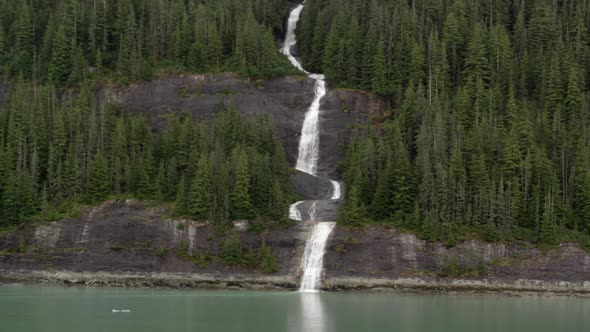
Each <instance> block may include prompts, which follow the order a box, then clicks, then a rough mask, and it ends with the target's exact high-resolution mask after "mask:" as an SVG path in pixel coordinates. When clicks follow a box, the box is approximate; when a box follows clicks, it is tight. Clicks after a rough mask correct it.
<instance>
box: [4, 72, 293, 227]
mask: <svg viewBox="0 0 590 332" xmlns="http://www.w3.org/2000/svg"><path fill="white" fill-rule="evenodd" d="M66 97H67V96H64V97H62V100H61V101H60V100H58V98H57V97H56V93H55V90H54V89H52V88H48V87H33V86H30V85H28V84H26V83H23V82H20V83H18V84H15V86H14V88H13V89H12V91H11V93H10V99H9V100H8V102H7V103H6V104H5V105H4V106H3V107H2V108H1V109H0V226H2V225H4V226H6V225H13V224H16V223H19V222H22V221H26V220H28V219H30V218H31V217H34V216H36V215H39V214H41V216H42V217H43V219H56V218H60V217H62V216H63V213H68V212H69V211H72V208H73V207H75V206H76V204H79V203H86V204H96V203H100V202H102V201H104V200H105V199H107V198H109V197H137V198H140V199H150V200H156V201H164V202H165V201H170V202H176V204H175V206H176V214H177V215H179V216H189V217H192V218H195V219H197V220H210V221H212V222H213V223H214V225H215V226H220V229H223V228H224V226H226V225H228V222H229V221H231V220H236V219H253V218H262V219H272V220H274V221H276V220H284V219H285V218H286V213H287V210H288V208H287V203H288V201H289V200H290V199H291V198H292V197H291V195H292V194H291V189H290V185H289V182H288V173H289V166H288V164H287V162H286V159H285V155H284V152H283V149H282V146H281V144H280V143H279V142H278V141H277V139H276V134H275V129H274V126H273V122H272V120H271V119H270V118H269V117H267V116H262V117H256V118H248V119H245V118H242V117H241V116H240V115H239V114H238V113H237V112H236V111H235V110H234V109H233V108H232V107H229V108H228V107H224V106H223V105H222V106H220V110H219V111H218V113H217V114H216V116H215V118H214V119H210V120H203V121H201V122H198V123H195V122H194V121H193V120H192V119H191V118H190V117H184V116H173V115H171V116H170V117H169V118H167V119H166V121H167V124H166V126H165V129H164V130H163V131H162V132H161V133H152V132H151V130H150V129H149V128H148V125H147V124H146V121H145V118H144V117H140V116H132V115H129V114H118V113H117V111H116V109H113V108H112V107H109V106H107V105H104V104H97V103H96V98H95V94H94V89H93V88H92V87H90V86H85V87H84V88H83V89H82V91H81V93H80V95H79V96H78V97H77V98H66ZM69 100H71V101H69Z"/></svg>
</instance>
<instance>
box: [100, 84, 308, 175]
mask: <svg viewBox="0 0 590 332" xmlns="http://www.w3.org/2000/svg"><path fill="white" fill-rule="evenodd" d="M313 92H314V81H313V80H311V79H309V78H307V77H305V76H287V77H281V78H277V79H272V80H260V81H253V80H247V79H241V78H239V77H237V76H235V75H233V74H217V75H194V76H173V77H166V78H161V79H156V80H154V81H151V82H141V83H138V84H135V85H133V86H131V87H129V88H127V89H125V90H123V91H116V92H114V91H111V90H107V89H105V90H104V91H103V92H102V95H103V98H106V99H107V100H110V101H114V102H116V103H117V104H118V105H119V107H120V109H121V110H122V111H124V112H130V113H136V114H143V115H146V116H148V118H149V119H150V122H151V124H152V126H153V128H154V129H155V130H159V129H161V128H162V127H163V125H164V121H163V119H164V117H163V116H164V115H166V114H170V113H176V114H179V113H186V114H190V115H191V116H192V118H193V119H195V120H199V119H203V118H210V117H212V116H213V115H214V114H215V112H216V111H217V110H218V109H219V106H220V105H221V104H225V105H233V106H235V108H236V110H237V111H238V112H240V113H241V114H244V115H255V114H270V115H272V117H273V119H274V121H275V124H276V126H277V130H278V135H279V138H280V139H281V141H282V143H283V146H284V147H285V152H286V154H287V159H288V161H289V163H290V164H291V165H293V164H294V163H295V161H296V159H297V152H298V147H299V136H300V133H301V128H302V125H303V119H304V117H305V112H306V111H307V108H308V107H309V105H310V104H311V102H312V99H313Z"/></svg>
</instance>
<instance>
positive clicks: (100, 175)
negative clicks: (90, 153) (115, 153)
mask: <svg viewBox="0 0 590 332" xmlns="http://www.w3.org/2000/svg"><path fill="white" fill-rule="evenodd" d="M88 177H89V186H88V200H89V201H90V202H92V203H99V202H102V201H104V200H105V199H106V198H107V197H108V195H109V193H110V185H109V184H110V181H109V179H110V177H109V169H108V164H107V161H106V160H105V158H104V157H103V156H102V154H101V153H100V152H99V153H97V154H96V155H95V156H94V157H93V158H92V160H91V161H90V165H89V166H88Z"/></svg>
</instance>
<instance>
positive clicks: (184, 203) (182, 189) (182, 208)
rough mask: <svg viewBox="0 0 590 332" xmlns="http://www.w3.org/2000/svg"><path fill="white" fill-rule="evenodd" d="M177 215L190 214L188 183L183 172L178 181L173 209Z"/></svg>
mask: <svg viewBox="0 0 590 332" xmlns="http://www.w3.org/2000/svg"><path fill="white" fill-rule="evenodd" d="M174 212H175V214H176V215H177V216H186V215H189V214H190V208H189V199H188V185H187V184H186V178H185V176H184V174H183V175H182V176H181V177H180V181H179V182H178V189H177V191H176V208H175V210H174Z"/></svg>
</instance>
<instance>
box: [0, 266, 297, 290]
mask: <svg viewBox="0 0 590 332" xmlns="http://www.w3.org/2000/svg"><path fill="white" fill-rule="evenodd" d="M14 282H23V283H38V284H49V285H61V286H88V287H137V288H194V289H199V288H201V289H234V290H239V289H250V290H261V289H265V290H273V289H274V290H296V289H297V287H298V282H297V278H295V277H294V276H293V277H291V276H262V275H214V274H194V273H162V272H153V273H133V272H124V271H121V272H73V271H26V270H21V271H8V270H0V284H2V283H14Z"/></svg>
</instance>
